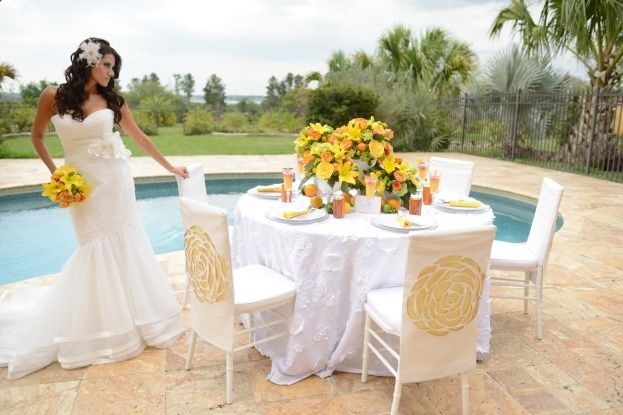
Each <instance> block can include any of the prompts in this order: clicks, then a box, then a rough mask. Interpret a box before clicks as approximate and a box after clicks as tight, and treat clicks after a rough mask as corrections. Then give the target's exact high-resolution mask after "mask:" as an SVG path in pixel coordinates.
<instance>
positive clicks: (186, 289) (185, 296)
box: [182, 277, 190, 310]
mask: <svg viewBox="0 0 623 415" xmlns="http://www.w3.org/2000/svg"><path fill="white" fill-rule="evenodd" d="M189 297H190V277H186V288H184V302H182V310H186V307H188V298H189Z"/></svg>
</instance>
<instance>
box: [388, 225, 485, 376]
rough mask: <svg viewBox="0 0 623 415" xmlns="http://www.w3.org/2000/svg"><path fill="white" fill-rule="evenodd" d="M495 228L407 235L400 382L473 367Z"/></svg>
mask: <svg viewBox="0 0 623 415" xmlns="http://www.w3.org/2000/svg"><path fill="white" fill-rule="evenodd" d="M495 231H496V228H495V226H493V225H487V226H482V227H478V228H468V229H464V230H460V231H447V232H439V231H426V232H419V233H414V234H413V235H411V237H410V240H409V251H408V257H407V268H406V272H405V280H404V290H403V307H402V325H401V332H400V365H399V373H400V380H401V382H403V383H404V382H419V381H424V380H428V379H435V378H439V377H443V376H448V375H451V374H456V373H461V372H464V371H467V370H470V369H473V368H475V367H476V337H477V335H478V330H477V328H476V315H477V313H478V306H479V304H480V296H481V294H482V290H483V287H484V284H485V278H486V274H487V271H488V266H489V255H490V252H491V244H492V242H493V238H494V237H495Z"/></svg>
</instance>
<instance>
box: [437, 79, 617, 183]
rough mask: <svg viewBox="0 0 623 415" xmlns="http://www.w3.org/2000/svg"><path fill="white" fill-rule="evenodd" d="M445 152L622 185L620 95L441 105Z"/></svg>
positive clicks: (528, 96) (479, 98)
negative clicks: (447, 130) (446, 142)
mask: <svg viewBox="0 0 623 415" xmlns="http://www.w3.org/2000/svg"><path fill="white" fill-rule="evenodd" d="M441 108H442V109H443V111H444V113H445V116H446V120H447V124H448V126H449V127H450V131H451V136H450V144H449V148H448V150H450V151H457V152H463V153H468V154H474V155H479V156H485V157H494V158H502V159H508V160H513V161H517V162H521V163H526V164H533V165H539V166H543V167H548V168H554V169H559V170H568V171H573V172H577V173H584V174H589V175H592V176H596V177H601V178H605V179H608V180H613V181H618V182H623V93H607V94H606V93H603V92H602V91H601V90H596V91H595V92H594V93H584V94H571V93H565V94H555V95H552V94H541V93H528V92H522V91H518V92H517V93H513V94H495V95H467V94H466V95H461V96H458V97H456V98H449V99H448V98H446V99H443V101H442V105H441Z"/></svg>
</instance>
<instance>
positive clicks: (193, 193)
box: [175, 163, 208, 203]
mask: <svg viewBox="0 0 623 415" xmlns="http://www.w3.org/2000/svg"><path fill="white" fill-rule="evenodd" d="M186 168H187V169H188V177H187V178H186V179H184V178H182V177H179V176H175V179H176V180H177V192H178V193H179V195H180V196H181V197H188V198H191V199H194V200H198V201H200V202H205V203H208V193H207V191H206V182H205V176H204V175H203V164H202V163H193V164H190V165H188V166H186Z"/></svg>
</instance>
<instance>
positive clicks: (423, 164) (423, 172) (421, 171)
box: [417, 160, 428, 180]
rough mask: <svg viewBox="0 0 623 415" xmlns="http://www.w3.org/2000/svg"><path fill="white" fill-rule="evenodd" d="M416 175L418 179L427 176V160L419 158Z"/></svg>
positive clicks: (423, 178)
mask: <svg viewBox="0 0 623 415" xmlns="http://www.w3.org/2000/svg"><path fill="white" fill-rule="evenodd" d="M417 176H418V178H419V179H420V180H426V177H427V176H428V162H427V161H426V160H420V161H419V162H418V165H417Z"/></svg>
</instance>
